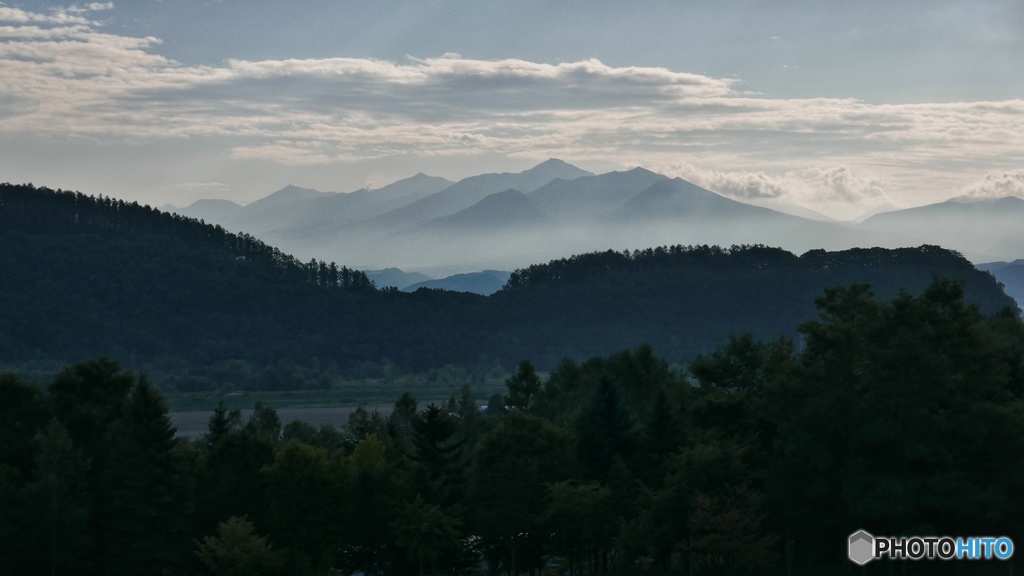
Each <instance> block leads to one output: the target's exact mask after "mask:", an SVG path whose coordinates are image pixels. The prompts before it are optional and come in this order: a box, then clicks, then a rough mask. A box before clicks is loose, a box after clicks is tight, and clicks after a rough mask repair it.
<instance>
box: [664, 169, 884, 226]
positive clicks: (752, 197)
mask: <svg viewBox="0 0 1024 576" xmlns="http://www.w3.org/2000/svg"><path fill="white" fill-rule="evenodd" d="M661 172H663V173H665V174H670V175H672V176H679V177H681V178H684V179H686V180H690V181H691V182H693V183H694V184H697V185H698V186H701V187H703V188H707V189H708V190H712V191H714V192H717V193H719V194H722V195H724V196H729V197H731V198H734V199H736V200H740V201H745V202H754V203H758V204H762V205H766V206H772V205H773V203H787V204H796V205H799V206H803V207H805V208H810V209H812V210H815V211H818V212H821V213H823V214H827V215H829V216H832V217H834V218H837V219H851V218H855V217H858V216H860V215H861V214H863V213H864V212H866V211H871V210H874V209H878V208H882V207H888V206H892V205H893V204H894V203H893V202H892V200H891V199H890V198H889V195H888V194H887V192H886V191H885V188H884V186H883V184H882V183H881V182H880V181H879V180H877V179H875V178H870V177H865V176H863V175H858V174H855V173H854V171H852V170H851V169H850V168H848V167H846V166H832V167H825V168H823V167H812V168H804V169H800V170H790V171H786V172H782V173H778V174H775V173H766V172H763V171H758V172H749V171H734V172H723V171H718V170H708V169H703V168H699V167H696V166H692V165H688V164H677V165H675V166H668V167H665V168H663V169H662V170H661Z"/></svg>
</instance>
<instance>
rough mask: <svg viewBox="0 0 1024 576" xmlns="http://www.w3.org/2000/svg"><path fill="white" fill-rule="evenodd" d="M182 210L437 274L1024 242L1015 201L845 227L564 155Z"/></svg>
mask: <svg viewBox="0 0 1024 576" xmlns="http://www.w3.org/2000/svg"><path fill="white" fill-rule="evenodd" d="M178 211H179V212H180V213H182V214H184V215H187V216H191V217H195V218H201V219H204V220H205V221H207V222H212V223H216V224H220V225H223V226H224V227H225V228H227V229H230V230H241V231H246V232H249V233H252V234H254V235H256V236H257V237H259V238H260V239H261V240H264V241H266V242H268V243H270V244H273V245H275V246H280V247H281V248H282V249H284V250H286V251H288V252H289V253H292V254H295V255H297V256H298V257H300V258H302V259H306V258H319V259H329V260H338V261H346V262H351V263H353V264H355V265H356V266H358V267H360V268H374V269H380V268H386V267H398V268H401V269H403V270H407V271H408V270H415V271H422V272H427V273H429V274H430V275H433V276H439V275H450V274H455V273H463V272H474V271H479V270H483V269H505V270H511V269H515V268H517V267H521V266H525V265H528V264H530V263H533V262H537V261H542V260H545V259H550V258H557V257H559V256H562V255H564V254H567V253H580V252H589V251H594V250H606V249H616V250H621V249H636V248H640V247H645V246H657V245H675V244H683V245H706V244H720V245H726V246H728V245H733V244H752V243H753V244H768V245H776V246H781V247H784V248H786V249H789V250H793V251H796V252H800V251H805V250H810V249H815V248H825V249H829V250H840V249H846V248H852V247H861V246H880V247H888V248H896V247H904V246H917V245H920V244H924V243H927V244H935V245H941V246H944V247H947V248H951V249H954V250H957V251H960V252H962V253H963V254H964V255H965V256H967V257H968V258H969V259H971V260H973V261H975V262H986V261H999V260H1007V261H1009V260H1014V259H1016V258H1018V257H1020V256H1021V254H1020V250H1019V248H1018V247H1019V246H1021V245H1024V226H1022V225H1021V224H1024V200H1021V199H1019V198H1004V199H998V200H981V201H970V200H969V199H968V200H963V199H958V200H951V201H947V202H942V203H938V204H932V205H929V206H923V207H917V208H910V209H906V210H896V211H891V212H886V213H882V214H877V215H874V216H872V217H870V218H867V219H866V220H864V221H863V222H861V223H855V222H838V221H829V220H827V219H823V217H815V216H814V213H813V212H812V211H809V210H805V211H804V212H803V214H805V215H804V216H801V215H799V214H800V213H801V211H799V210H787V211H786V212H781V211H777V210H773V209H771V208H767V207H764V206H757V205H754V204H750V203H745V202H741V201H739V200H734V199H731V198H728V197H726V196H723V195H721V194H718V193H716V192H714V191H712V190H707V189H704V188H701V187H700V186H697V185H695V184H693V183H691V182H687V181H685V180H682V179H680V178H669V177H667V176H664V175H661V174H657V173H655V172H652V171H650V170H647V169H644V168H640V167H637V168H634V169H632V170H627V171H617V172H608V173H604V174H593V173H591V172H588V171H586V170H582V169H580V168H577V167H576V166H573V165H571V164H568V163H566V162H564V161H561V160H557V159H549V160H547V161H545V162H542V163H541V164H538V165H537V166H534V167H533V168H530V169H528V170H525V171H523V172H518V173H502V174H480V175H477V176H471V177H468V178H464V179H462V180H460V181H458V182H451V181H448V180H445V179H443V178H437V177H432V176H427V175H424V174H422V173H421V174H417V175H415V176H413V177H410V178H407V179H404V180H400V181H398V182H395V183H394V184H391V185H388V186H385V187H383V188H380V189H376V190H368V189H360V190H356V191H353V192H349V193H331V192H319V191H316V190H309V189H304V188H299V187H296V186H288V187H286V188H284V189H282V190H279V191H278V192H275V193H273V194H270V195H269V196H267V197H266V198H263V199H262V200H258V201H256V202H253V203H252V204H249V205H246V206H238V205H237V204H233V203H230V202H227V201H214V200H201V201H198V202H196V203H194V204H192V205H191V206H189V207H188V208H185V209H180V210H178ZM805 216H806V217H805ZM819 216H820V215H819Z"/></svg>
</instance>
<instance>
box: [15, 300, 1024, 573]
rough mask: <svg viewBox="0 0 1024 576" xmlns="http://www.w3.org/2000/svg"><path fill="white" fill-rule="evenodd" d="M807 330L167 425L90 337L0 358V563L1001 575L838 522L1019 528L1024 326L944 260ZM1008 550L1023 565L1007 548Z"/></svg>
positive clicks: (164, 569) (921, 529) (987, 564)
mask: <svg viewBox="0 0 1024 576" xmlns="http://www.w3.org/2000/svg"><path fill="white" fill-rule="evenodd" d="M816 304H817V306H816V314H817V316H816V319H814V320H811V321H808V322H806V323H804V324H802V325H801V326H800V329H799V342H800V344H799V345H797V344H795V343H794V340H791V339H786V338H776V339H770V340H759V339H755V338H752V337H749V336H737V337H734V338H731V339H729V340H728V342H727V343H726V344H725V345H724V346H722V347H721V348H719V349H717V350H716V351H714V352H713V353H710V354H706V355H700V356H697V357H696V358H695V359H693V360H692V362H690V363H688V368H687V369H686V370H684V371H674V370H672V369H670V368H669V365H668V364H667V363H666V361H665V360H663V359H661V358H659V357H657V356H656V355H655V354H654V353H653V352H652V350H651V348H649V347H646V346H641V347H639V348H635V349H632V350H628V351H622V352H618V353H614V354H611V355H608V356H601V357H594V358H591V359H590V360H587V361H585V362H582V363H579V362H576V361H573V360H565V361H563V362H562V363H560V364H559V365H558V366H557V367H556V368H555V369H554V370H552V371H551V372H550V374H548V375H547V376H546V377H545V378H541V377H539V376H538V375H537V374H536V372H535V371H534V369H533V365H532V364H531V363H530V362H527V361H523V362H521V363H519V365H518V369H517V370H516V371H515V373H514V374H513V375H512V376H511V377H510V378H509V379H508V381H507V383H506V384H507V390H506V392H507V393H506V394H505V395H504V396H501V397H495V398H492V400H491V402H490V405H489V406H488V409H487V411H486V413H481V412H480V411H479V410H478V408H477V406H476V405H475V403H474V402H473V401H472V400H471V399H470V398H471V394H470V391H469V390H466V392H465V394H464V395H463V397H462V398H458V397H455V398H452V399H451V400H450V401H449V402H447V403H442V404H439V405H436V404H430V405H426V406H423V405H419V404H418V403H417V401H416V400H415V399H414V398H413V397H411V396H409V395H403V396H401V397H400V398H398V399H397V400H396V402H395V405H394V410H393V412H392V413H391V414H389V415H383V414H380V413H367V412H365V411H360V412H357V413H356V414H355V415H354V416H353V417H352V418H351V420H350V421H349V423H348V425H347V426H345V427H341V428H334V427H330V426H323V427H320V428H312V427H310V426H308V425H304V424H302V423H299V422H295V423H291V424H289V425H288V426H286V427H284V429H282V427H281V424H280V421H279V420H278V419H277V417H276V414H275V412H274V411H273V410H272V409H271V408H268V407H263V406H261V407H258V408H257V410H256V411H255V412H254V414H253V415H252V417H251V418H249V419H247V420H246V421H243V419H242V418H241V417H240V416H239V415H238V414H237V413H231V412H228V411H225V410H223V409H219V410H218V411H217V412H216V413H215V414H214V416H213V417H212V418H211V419H210V423H209V431H208V433H207V434H206V435H205V436H204V437H202V438H199V439H196V440H192V441H186V440H183V439H176V438H175V434H174V430H173V428H172V427H171V425H170V421H169V418H168V415H167V409H166V405H165V403H164V401H163V400H162V398H161V396H160V394H159V393H158V392H157V391H156V390H155V389H154V387H153V386H151V385H150V384H148V383H147V381H146V379H145V378H144V377H140V376H137V375H136V374H135V373H133V372H129V371H125V370H124V369H123V368H122V367H120V366H118V364H116V363H115V362H113V361H110V360H107V359H104V358H99V359H95V360H91V361H88V362H83V363H78V364H75V365H72V366H69V367H67V368H66V369H64V370H63V371H62V372H60V373H59V374H58V375H57V376H56V377H55V378H53V380H52V381H51V382H49V383H48V384H47V385H46V386H44V387H40V386H36V385H34V384H31V383H28V382H25V381H23V380H21V379H20V378H18V377H15V376H13V375H11V374H7V375H3V376H0V438H2V439H3V441H2V442H0V574H12V575H13V574H17V575H30V574H97V575H98V574H104V575H106V574H111V575H119V574H125V575H129V574H130V575H144V574H350V573H353V572H362V573H364V574H367V575H370V574H384V575H409V576H412V575H423V574H468V573H473V572H477V573H485V572H490V573H492V574H498V573H513V574H514V573H519V572H529V573H530V574H539V573H542V572H547V573H555V572H557V573H560V574H571V575H574V576H575V575H577V574H592V573H606V572H616V573H651V574H657V573H666V572H671V573H686V574H723V573H729V574H734V573H751V572H753V573H760V574H804V575H814V574H829V573H834V574H853V573H856V574H892V573H901V574H902V573H911V574H928V573H936V572H939V573H952V574H971V573H998V574H1008V573H1011V570H1012V568H1011V567H1010V566H1008V564H1009V563H1008V562H1003V561H996V560H990V561H975V562H971V563H968V564H967V565H965V563H964V562H942V561H937V560H936V561H918V562H904V563H903V564H902V565H899V566H895V567H894V566H892V565H891V564H890V563H887V562H882V561H876V562H872V563H870V564H869V565H867V566H866V567H865V568H863V569H861V568H859V567H858V568H857V569H856V570H854V566H853V565H852V564H851V563H850V562H849V560H847V559H846V539H847V537H848V535H849V534H851V533H852V532H854V531H856V530H858V529H862V528H863V529H866V530H868V531H870V532H872V533H874V534H885V535H905V534H917V535H953V536H972V535H988V536H999V535H1005V536H1009V537H1011V538H1014V539H1015V541H1016V542H1017V543H1021V542H1024V533H1022V532H1024V501H1022V498H1024V486H1022V484H1024V445H1022V444H1024V365H1022V360H1024V325H1022V322H1021V320H1020V318H1019V316H1018V314H1017V313H1016V311H1013V310H1010V309H1006V310H1004V311H1002V312H996V313H994V314H991V315H986V314H983V313H982V312H980V311H979V310H978V308H977V307H976V306H973V305H969V304H966V303H965V301H964V293H963V288H962V286H961V285H960V284H958V283H955V282H949V281H944V280H939V281H936V282H935V283H933V284H932V285H931V286H930V287H929V288H927V289H926V290H924V291H923V293H921V294H920V295H911V294H909V293H904V294H902V295H898V296H897V297H895V298H894V299H890V300H883V299H878V298H876V297H874V296H873V294H872V292H871V289H870V288H869V287H867V286H866V285H863V284H852V285H847V286H845V287H840V288H833V289H830V290H828V291H826V292H825V293H824V295H823V296H821V297H820V298H818V299H817V303H816ZM1018 569H1019V567H1018Z"/></svg>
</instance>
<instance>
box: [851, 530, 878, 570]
mask: <svg viewBox="0 0 1024 576" xmlns="http://www.w3.org/2000/svg"><path fill="white" fill-rule="evenodd" d="M874 548H875V537H874V536H872V535H871V534H868V533H867V532H865V531H863V530H857V531H856V532H854V533H853V534H850V549H849V554H850V560H852V561H854V562H855V563H857V564H859V565H861V566H863V565H865V564H867V563H868V562H870V561H871V560H872V559H874V557H875V553H874Z"/></svg>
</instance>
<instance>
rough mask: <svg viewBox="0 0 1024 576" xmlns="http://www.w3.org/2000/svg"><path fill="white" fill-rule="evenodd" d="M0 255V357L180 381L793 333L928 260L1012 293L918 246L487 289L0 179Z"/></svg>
mask: <svg viewBox="0 0 1024 576" xmlns="http://www.w3.org/2000/svg"><path fill="white" fill-rule="evenodd" d="M0 270H3V274H0V368H15V369H18V370H22V371H25V368H26V367H28V368H29V369H40V370H41V369H42V367H45V366H47V365H60V364H62V363H66V362H78V361H81V360H84V359H88V358H92V357H95V356H97V355H99V354H106V355H109V356H111V357H114V358H117V359H120V360H121V361H122V362H123V363H124V364H125V365H126V366H128V367H136V368H139V369H142V370H143V371H144V372H146V373H147V374H150V375H151V376H152V377H153V378H154V380H157V381H158V382H159V383H160V384H161V385H164V386H172V387H174V388H177V389H182V390H186V389H202V388H213V387H218V386H221V385H223V384H225V383H230V384H231V385H233V386H236V387H242V388H273V389H281V388H295V387H309V386H321V385H326V384H329V383H330V382H331V381H332V379H334V378H336V377H338V376H341V375H345V374H348V373H349V372H350V371H351V370H354V369H355V368H357V367H358V368H359V369H360V370H363V371H364V372H365V371H366V370H367V366H370V367H372V366H381V365H382V364H383V363H384V362H385V361H387V362H393V363H395V364H397V366H398V367H399V368H400V369H404V370H422V369H425V368H431V367H439V366H442V365H444V364H455V365H461V366H464V367H466V368H467V369H470V370H472V369H473V367H475V366H490V365H491V360H493V359H497V360H499V361H500V362H501V363H502V364H503V365H504V366H505V367H506V368H511V367H512V366H514V365H515V363H516V362H517V361H518V360H519V359H522V358H530V359H532V360H533V361H534V362H535V363H536V364H537V365H538V367H540V368H542V369H547V368H550V367H553V366H554V365H555V364H557V363H558V362H559V361H560V360H561V359H562V358H564V357H566V356H571V357H574V358H577V359H585V358H588V357H591V356H594V355H599V354H608V353H611V352H614V351H617V350H621V349H624V348H632V347H635V346H636V345H638V344H640V343H643V342H647V343H650V344H651V345H652V346H653V347H654V349H655V351H656V352H657V353H658V354H659V355H662V356H664V357H666V358H668V359H669V360H670V361H674V362H685V361H688V360H689V359H691V358H692V357H693V356H695V355H696V354H697V353H700V352H707V351H710V350H712V349H714V348H715V347H716V346H718V345H720V344H722V343H723V342H724V341H726V340H727V338H728V336H729V334H730V333H741V332H751V333H753V334H754V335H755V336H757V337H762V338H763V337H772V336H775V335H778V334H780V333H785V334H794V333H795V328H796V326H797V325H798V324H799V323H800V322H802V321H805V320H809V319H811V318H813V317H814V315H815V312H814V299H815V298H816V297H818V296H820V295H821V294H822V293H823V291H824V289H825V288H826V287H831V286H839V285H845V284H849V283H850V282H853V281H857V282H867V283H870V284H872V285H873V286H874V289H875V292H876V293H877V294H878V295H879V296H881V297H884V298H888V297H891V296H895V295H896V293H897V292H898V290H899V288H900V287H904V288H906V289H907V290H909V291H911V292H913V293H920V292H921V291H922V290H923V289H924V287H925V286H927V285H928V284H929V283H931V281H932V279H933V278H934V276H935V275H940V276H943V277H946V278H950V279H953V280H958V281H962V282H964V284H965V288H966V294H967V300H968V301H969V302H972V303H974V304H977V305H978V306H979V307H981V309H982V310H983V311H985V312H993V311H996V310H998V309H1000V308H1002V307H1004V306H1013V305H1014V304H1013V301H1012V300H1010V299H1009V298H1008V297H1006V296H1005V295H1004V294H1003V293H1002V291H1001V289H1000V287H999V285H998V284H997V283H996V282H995V280H994V279H993V278H992V277H991V276H990V275H989V274H987V273H983V272H979V271H978V270H976V269H975V268H974V267H973V266H972V265H971V264H970V263H969V262H968V261H967V260H965V259H964V258H963V257H962V256H960V255H958V254H956V253H954V252H950V251H946V250H943V249H941V248H937V247H930V246H923V247H921V248H915V249H901V250H884V249H865V250H848V251H842V252H825V251H812V252H808V253H807V254H804V255H803V256H799V257H798V256H796V255H794V254H791V253H789V252H786V251H783V250H780V249H775V248H766V247H762V246H742V247H734V248H731V249H723V248H718V247H706V246H698V247H682V246H674V247H666V248H657V249H647V250H643V251H635V252H612V251H609V252H603V253H593V254H585V255H581V256H574V257H572V258H568V259H564V260H557V261H553V262H550V263H548V264H541V265H536V266H531V267H529V268H526V269H523V270H518V271H516V272H515V273H514V274H513V275H512V277H511V279H510V280H509V283H508V285H507V286H506V287H505V288H504V289H503V290H501V291H500V292H498V293H496V294H494V295H493V296H490V297H481V296H476V295H471V294H462V293H452V292H442V291H436V290H419V291H417V292H415V293H412V294H406V293H401V292H398V291H397V290H384V291H381V290H377V289H375V288H374V287H373V286H372V284H370V283H369V281H368V280H367V279H366V276H365V274H363V273H362V272H359V271H355V270H350V269H348V268H346V267H344V266H342V267H338V266H337V265H335V264H333V263H323V262H316V261H312V262H309V263H302V262H299V261H297V260H296V259H294V258H292V257H291V256H289V255H287V254H283V253H281V252H280V251H279V250H277V249H275V248H272V247H270V246H268V245H266V244H264V243H262V242H260V241H259V240H256V239H255V238H253V237H251V236H248V235H245V234H232V233H229V232H227V231H225V230H223V229H222V228H219V227H215V226H209V225H206V224H204V223H202V222H200V221H196V220H193V219H189V218H183V217H181V216H176V215H171V214H167V213H162V212H160V211H158V210H155V209H152V208H149V207H148V206H139V205H138V204H134V203H132V204H127V203H124V202H122V201H117V200H113V199H110V198H92V197H87V196H84V195H82V194H76V193H72V192H61V191H52V190H47V189H42V188H39V189H37V188H33V187H31V186H16V185H9V184H7V185H0Z"/></svg>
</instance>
